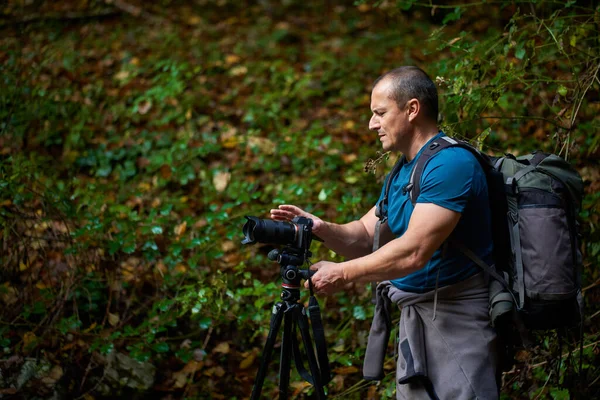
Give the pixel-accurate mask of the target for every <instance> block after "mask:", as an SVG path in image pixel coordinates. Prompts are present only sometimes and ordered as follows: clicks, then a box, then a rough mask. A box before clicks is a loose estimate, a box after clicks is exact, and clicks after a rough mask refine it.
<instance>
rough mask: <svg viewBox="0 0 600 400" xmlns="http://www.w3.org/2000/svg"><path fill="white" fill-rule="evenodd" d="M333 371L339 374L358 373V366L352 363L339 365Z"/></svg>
mask: <svg viewBox="0 0 600 400" xmlns="http://www.w3.org/2000/svg"><path fill="white" fill-rule="evenodd" d="M333 372H335V373H336V374H339V375H350V374H355V373H357V372H358V368H356V367H355V366H354V365H350V366H348V367H338V368H336V369H334V370H333Z"/></svg>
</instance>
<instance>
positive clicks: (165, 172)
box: [160, 164, 173, 179]
mask: <svg viewBox="0 0 600 400" xmlns="http://www.w3.org/2000/svg"><path fill="white" fill-rule="evenodd" d="M172 173H173V171H172V170H171V167H170V166H168V165H167V164H163V165H161V167H160V176H161V177H162V178H163V179H169V178H170V177H171V175H172Z"/></svg>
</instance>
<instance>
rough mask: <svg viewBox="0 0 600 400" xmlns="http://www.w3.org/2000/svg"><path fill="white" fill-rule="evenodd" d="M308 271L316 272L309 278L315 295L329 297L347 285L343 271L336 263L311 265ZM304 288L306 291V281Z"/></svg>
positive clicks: (320, 262)
mask: <svg viewBox="0 0 600 400" xmlns="http://www.w3.org/2000/svg"><path fill="white" fill-rule="evenodd" d="M310 269H311V270H313V271H317V272H316V273H315V274H314V275H313V276H312V278H311V280H312V283H313V287H314V289H315V291H316V292H317V293H320V294H325V295H330V294H333V293H335V292H339V291H340V290H342V289H344V287H345V286H346V284H347V283H348V282H346V279H345V278H344V269H343V268H342V266H341V265H340V264H338V263H334V262H330V261H319V262H318V263H316V264H313V265H311V266H310ZM304 287H305V288H307V289H308V287H309V285H308V280H307V281H306V282H304Z"/></svg>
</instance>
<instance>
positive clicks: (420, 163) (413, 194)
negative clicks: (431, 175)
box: [406, 136, 494, 206]
mask: <svg viewBox="0 0 600 400" xmlns="http://www.w3.org/2000/svg"><path fill="white" fill-rule="evenodd" d="M448 147H461V148H463V149H466V150H469V151H470V152H471V153H472V154H473V155H474V156H475V158H476V159H477V161H478V162H479V164H480V165H481V166H482V168H484V169H485V171H484V172H486V173H487V170H488V169H493V168H494V166H493V164H492V162H491V160H490V158H489V157H488V156H487V155H485V154H483V153H481V152H480V151H479V150H477V149H476V148H474V147H473V146H471V145H470V144H468V143H467V142H463V141H459V140H456V139H453V138H451V137H448V136H442V137H440V138H438V139H436V140H434V141H433V142H431V143H430V144H429V145H427V147H426V148H425V149H424V150H423V153H421V156H420V157H419V158H418V159H417V162H416V164H415V166H414V167H413V171H412V173H411V175H410V181H409V183H408V185H406V191H407V192H409V193H410V202H411V203H412V204H413V206H414V205H415V204H416V203H417V199H418V198H419V194H421V175H422V174H423V170H424V169H425V166H426V165H427V163H428V162H429V160H430V159H431V157H433V156H434V155H436V154H437V153H439V152H440V151H442V150H444V149H446V148H448Z"/></svg>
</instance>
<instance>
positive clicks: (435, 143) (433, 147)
mask: <svg viewBox="0 0 600 400" xmlns="http://www.w3.org/2000/svg"><path fill="white" fill-rule="evenodd" d="M439 145H440V144H439V143H438V142H433V143H431V144H430V145H429V150H434V149H435V148H436V147H438V146H439Z"/></svg>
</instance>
